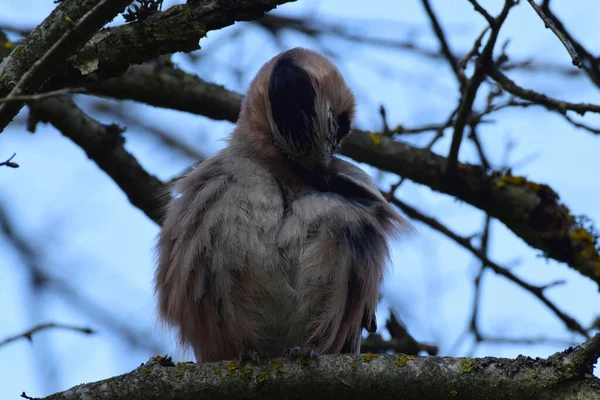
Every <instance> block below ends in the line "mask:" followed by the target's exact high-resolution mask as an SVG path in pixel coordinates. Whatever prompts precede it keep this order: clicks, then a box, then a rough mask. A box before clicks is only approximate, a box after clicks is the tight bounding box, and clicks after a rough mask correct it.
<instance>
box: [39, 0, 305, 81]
mask: <svg viewBox="0 0 600 400" xmlns="http://www.w3.org/2000/svg"><path fill="white" fill-rule="evenodd" d="M292 1H296V0H205V1H201V2H200V1H189V2H188V3H187V4H180V5H175V6H172V7H170V8H169V9H168V10H165V11H163V12H157V13H154V14H152V15H150V16H149V17H148V18H146V19H144V20H143V21H139V22H134V23H131V24H127V25H121V26H116V27H110V28H107V29H104V30H102V31H101V32H98V33H97V34H96V35H95V36H94V37H93V38H92V39H91V40H90V41H89V42H88V43H87V44H86V45H85V46H84V47H83V48H82V49H81V50H80V51H79V52H78V53H77V54H76V55H75V56H73V57H71V58H70V59H69V60H68V64H69V65H68V67H67V68H65V69H64V70H63V71H62V73H61V74H60V76H57V77H56V78H55V79H54V80H52V81H51V82H49V88H50V89H57V88H62V87H64V86H67V85H79V84H83V83H90V82H96V81H98V80H104V79H108V78H111V77H115V76H119V75H121V74H123V73H124V72H125V71H126V70H127V68H128V67H129V66H130V65H132V64H141V63H144V62H146V61H149V60H151V59H153V58H155V57H158V56H161V55H163V54H168V53H176V52H179V51H183V52H191V51H194V50H197V49H199V48H200V44H199V42H200V39H202V38H203V37H205V36H206V34H207V32H209V31H213V30H217V29H221V28H224V27H226V26H229V25H233V24H234V23H235V22H236V21H248V20H254V19H257V18H260V17H262V16H263V14H264V13H266V12H268V11H271V10H273V9H274V8H275V7H277V6H278V5H281V4H285V3H289V2H292Z"/></svg>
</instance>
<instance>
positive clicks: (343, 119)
mask: <svg viewBox="0 0 600 400" xmlns="http://www.w3.org/2000/svg"><path fill="white" fill-rule="evenodd" d="M337 126H338V128H337V134H336V136H337V138H338V140H342V139H343V138H344V137H345V136H346V135H347V134H348V133H350V118H349V117H348V113H347V112H343V113H341V114H340V116H339V117H338V118H337Z"/></svg>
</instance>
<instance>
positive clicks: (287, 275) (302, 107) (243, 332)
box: [155, 48, 409, 361]
mask: <svg viewBox="0 0 600 400" xmlns="http://www.w3.org/2000/svg"><path fill="white" fill-rule="evenodd" d="M353 117H354V97H353V95H352V92H351V91H350V89H349V88H348V87H347V85H346V83H345V82H344V79H343V78H342V76H341V74H340V73H339V71H338V70H337V68H335V66H333V64H331V63H330V62H329V61H328V60H326V59H325V58H323V57H322V56H320V55H319V54H317V53H315V52H312V51H308V50H304V49H299V48H296V49H292V50H289V51H287V52H284V53H282V54H280V55H278V56H276V57H274V58H273V59H272V60H270V61H269V62H267V63H266V64H265V65H264V66H263V67H262V68H261V70H260V71H259V73H258V75H257V76H256V78H255V79H254V80H253V81H252V83H251V85H250V89H249V91H248V95H247V97H246V99H245V100H244V103H243V105H242V110H241V113H240V116H239V119H238V121H237V126H236V128H235V130H234V131H233V133H232V135H231V138H230V139H229V142H228V146H227V147H226V148H225V149H224V150H222V151H220V152H219V153H218V154H217V155H215V156H214V157H212V158H211V159H209V160H207V161H205V162H203V163H202V164H200V165H199V166H198V167H197V168H196V169H195V170H194V171H192V172H191V173H190V174H189V175H187V176H186V177H184V178H182V179H181V180H179V181H178V182H177V184H176V186H175V188H174V189H175V191H176V193H177V196H175V197H174V198H173V199H171V201H170V203H169V206H168V209H167V215H166V219H165V222H164V225H163V228H162V230H161V232H160V235H159V240H158V245H157V252H158V268H157V270H156V276H155V291H156V294H157V298H158V309H159V315H160V317H161V319H162V320H163V321H165V322H166V323H167V324H168V325H170V326H172V327H173V328H175V329H176V330H177V332H178V336H179V340H180V344H182V345H191V347H192V348H193V349H194V352H195V355H196V359H197V360H198V361H215V360H221V359H226V358H232V357H236V356H238V355H239V354H240V353H242V352H247V351H258V352H267V353H269V354H270V355H271V356H280V355H281V354H282V353H283V352H284V351H285V350H286V349H288V348H290V347H294V346H310V347H314V348H315V349H316V350H317V351H319V352H320V353H324V354H327V353H339V352H358V351H359V348H360V336H361V331H362V328H363V326H364V327H366V328H368V329H370V330H372V329H373V328H374V318H375V308H376V305H377V300H378V289H379V284H380V282H381V279H382V276H383V272H384V270H385V265H386V262H387V258H388V254H389V251H388V243H387V241H388V239H389V238H390V237H391V236H393V235H394V234H395V233H398V232H400V231H401V228H403V227H404V228H408V227H409V225H408V223H407V222H406V221H404V220H403V219H402V218H401V217H400V216H399V215H398V214H397V213H396V211H395V210H394V209H393V208H392V207H391V206H390V205H389V204H388V203H387V202H386V201H385V199H384V198H383V197H382V196H381V194H380V193H379V192H378V190H377V188H376V187H375V186H374V185H373V183H372V181H371V179H370V178H369V176H368V175H367V174H365V173H364V172H363V171H362V170H360V169H359V168H357V167H355V166H354V165H352V164H350V163H347V162H345V161H343V160H341V159H339V158H337V157H335V156H333V152H334V151H335V150H336V148H337V146H339V142H340V141H341V140H342V139H343V136H345V134H347V133H348V132H346V131H347V130H349V129H350V124H351V122H352V120H353Z"/></svg>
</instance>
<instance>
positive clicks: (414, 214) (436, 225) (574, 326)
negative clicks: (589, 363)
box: [392, 198, 589, 340]
mask: <svg viewBox="0 0 600 400" xmlns="http://www.w3.org/2000/svg"><path fill="white" fill-rule="evenodd" d="M392 203H393V204H394V205H396V206H398V208H400V209H401V210H402V211H404V212H405V213H406V215H408V216H409V217H410V218H413V219H416V220H418V221H421V222H423V223H425V224H426V225H428V226H429V227H431V228H432V229H435V230H436V231H438V232H440V233H442V234H443V235H445V236H447V237H448V238H450V239H452V240H453V241H454V242H455V243H457V244H458V245H459V246H461V247H463V248H465V249H466V250H468V251H470V252H471V253H472V254H473V255H474V256H475V257H477V258H478V259H479V260H481V262H482V263H483V266H482V269H481V272H483V270H484V269H483V267H489V268H490V269H491V270H492V271H494V272H495V273H496V274H498V275H500V276H503V277H505V278H506V279H508V280H509V281H511V282H513V283H515V284H516V285H517V286H520V287H522V288H523V289H524V290H526V291H528V292H529V293H531V294H532V295H534V296H535V297H536V298H537V299H538V300H540V301H541V302H542V303H543V304H544V305H545V306H546V307H548V309H549V310H550V311H551V312H552V313H553V314H554V315H556V316H557V317H558V319H560V320H561V321H562V322H563V323H564V324H565V326H566V327H567V328H568V329H569V330H571V331H573V332H577V333H579V334H580V335H582V336H583V337H585V338H588V337H589V335H588V333H587V330H586V329H585V328H583V327H582V326H581V325H580V324H579V322H577V320H575V319H574V318H573V317H571V316H570V315H567V314H566V313H564V312H563V311H561V310H560V309H559V308H558V307H557V306H556V305H555V304H554V303H553V302H552V301H551V300H550V299H548V297H547V296H546V294H545V293H544V289H545V287H539V286H533V285H531V284H529V283H527V282H525V281H524V280H522V279H521V278H519V277H518V276H516V275H515V274H513V273H512V272H511V271H510V270H508V269H507V268H504V267H501V266H500V265H498V264H496V263H495V262H493V261H492V260H490V259H489V258H488V256H487V254H486V252H485V249H482V250H480V249H477V248H476V247H475V246H473V245H472V244H471V241H470V240H469V239H468V238H465V237H461V236H459V235H457V234H456V233H454V232H452V231H451V230H450V229H449V228H448V227H446V226H445V225H443V224H442V223H441V222H439V221H437V220H436V219H435V218H433V217H431V216H428V215H425V214H423V213H422V212H420V211H419V210H417V209H416V208H414V207H412V206H410V205H408V204H406V203H405V202H403V201H401V200H399V199H397V198H393V199H392ZM487 218H488V219H489V216H488V217H487ZM484 239H485V237H484ZM481 272H480V273H481ZM478 277H479V279H481V275H478ZM477 290H478V289H477V285H476V291H475V292H476V294H477ZM477 306H478V304H477V303H476V305H475V306H474V308H475V310H474V312H473V315H472V319H471V328H472V329H473V333H474V334H475V337H476V339H478V340H479V339H480V338H481V335H480V334H479V330H478V329H477V324H476V318H477Z"/></svg>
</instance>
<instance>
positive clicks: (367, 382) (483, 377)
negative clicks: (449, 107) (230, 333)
mask: <svg viewBox="0 0 600 400" xmlns="http://www.w3.org/2000/svg"><path fill="white" fill-rule="evenodd" d="M599 351H600V334H598V335H596V336H595V337H594V338H592V339H590V340H589V341H588V342H586V343H584V344H583V345H581V346H578V347H576V348H575V349H568V350H566V351H564V352H560V353H556V354H554V355H552V356H550V357H548V358H546V359H539V358H538V359H532V358H529V357H525V356H519V357H517V358H516V359H514V360H513V359H506V358H493V357H485V358H450V357H414V356H406V355H403V354H394V355H377V354H363V355H352V356H350V355H328V356H321V357H320V358H319V359H318V360H316V361H311V360H308V359H304V358H300V359H298V360H296V361H289V360H285V359H274V360H270V361H267V360H265V361H262V362H261V364H259V365H255V364H251V363H248V364H240V363H238V362H237V361H222V362H216V363H198V364H195V363H178V364H177V365H173V363H172V362H170V359H164V358H161V357H157V358H151V359H150V360H149V361H148V362H147V363H145V364H142V365H141V366H140V367H138V368H136V369H135V370H133V371H132V372H130V373H127V374H124V375H121V376H117V377H114V378H110V379H106V380H103V381H99V382H94V383H89V384H83V385H79V386H75V387H73V388H71V389H69V390H67V391H64V392H61V393H56V394H54V395H52V396H49V397H47V399H52V400H58V399H69V400H75V399H90V398H91V399H113V400H118V399H146V400H148V399H198V398H209V399H232V398H233V399H282V398H294V399H365V398H373V399H398V398H402V399H488V400H494V399H512V400H518V399H539V400H545V399H548V400H561V399H570V400H576V399H581V400H583V399H586V400H596V399H600V379H598V378H597V377H595V376H593V375H592V368H593V364H594V363H595V360H596V358H597V357H598V354H599Z"/></svg>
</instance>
